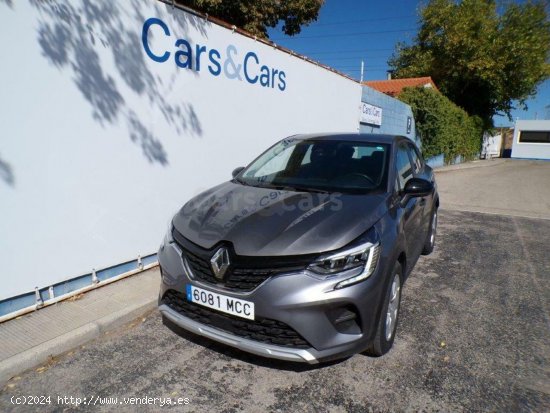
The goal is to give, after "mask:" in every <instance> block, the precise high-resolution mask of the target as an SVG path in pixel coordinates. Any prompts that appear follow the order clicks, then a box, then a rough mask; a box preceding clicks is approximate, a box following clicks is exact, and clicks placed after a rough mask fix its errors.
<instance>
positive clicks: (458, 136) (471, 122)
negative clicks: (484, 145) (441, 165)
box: [399, 87, 483, 163]
mask: <svg viewBox="0 0 550 413" xmlns="http://www.w3.org/2000/svg"><path fill="white" fill-rule="evenodd" d="M399 100H401V101H403V102H405V103H407V104H408V105H410V106H411V108H412V111H413V114H414V119H415V122H416V129H417V131H418V132H419V133H420V136H421V138H422V152H423V154H424V157H426V158H431V157H432V156H436V155H439V154H441V153H443V154H444V155H445V162H447V163H449V162H451V161H452V160H453V159H455V158H456V157H457V156H459V155H460V156H463V157H464V158H465V159H473V158H474V157H475V156H476V155H477V154H479V152H480V151H481V142H482V136H483V122H482V120H481V119H480V118H479V117H477V116H469V115H468V114H467V113H466V111H464V110H463V109H461V108H460V107H458V106H457V105H455V104H454V103H453V102H451V101H450V100H449V99H448V98H446V97H445V96H443V95H442V94H441V93H439V92H438V91H436V90H434V89H431V88H423V87H415V88H405V89H403V91H402V92H401V93H400V94H399Z"/></svg>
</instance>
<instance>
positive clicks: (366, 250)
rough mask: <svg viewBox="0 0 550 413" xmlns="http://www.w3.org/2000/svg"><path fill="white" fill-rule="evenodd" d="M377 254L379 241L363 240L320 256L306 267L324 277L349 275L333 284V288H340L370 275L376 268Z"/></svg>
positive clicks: (378, 254) (378, 252)
mask: <svg viewBox="0 0 550 413" xmlns="http://www.w3.org/2000/svg"><path fill="white" fill-rule="evenodd" d="M379 256H380V243H379V242H376V243H372V242H365V243H363V244H359V245H357V246H354V247H352V248H349V249H346V250H343V251H339V252H337V253H333V254H330V255H324V256H321V257H320V258H319V259H318V260H316V261H315V262H314V263H312V264H311V265H310V266H309V267H308V270H310V271H312V272H314V273H316V274H319V275H322V276H325V277H330V276H333V275H339V274H341V273H344V272H345V273H347V274H349V275H351V277H349V278H346V279H344V280H342V281H340V282H339V283H338V284H336V286H335V288H342V287H346V286H348V285H351V284H355V283H358V282H360V281H363V280H366V279H367V278H368V277H370V276H371V275H372V273H373V272H374V270H375V269H376V264H377V263H378V257H379ZM354 270H355V271H354Z"/></svg>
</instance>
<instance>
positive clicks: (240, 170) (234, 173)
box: [231, 166, 244, 178]
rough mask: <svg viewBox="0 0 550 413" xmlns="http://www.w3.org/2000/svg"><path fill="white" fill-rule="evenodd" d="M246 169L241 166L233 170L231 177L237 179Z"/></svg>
mask: <svg viewBox="0 0 550 413" xmlns="http://www.w3.org/2000/svg"><path fill="white" fill-rule="evenodd" d="M243 169H244V166H239V167H238V168H235V169H233V172H231V175H233V178H235V177H236V176H237V175H238V174H240V173H241V172H242V171H243Z"/></svg>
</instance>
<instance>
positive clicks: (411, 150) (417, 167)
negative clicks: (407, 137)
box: [407, 145, 422, 172]
mask: <svg viewBox="0 0 550 413" xmlns="http://www.w3.org/2000/svg"><path fill="white" fill-rule="evenodd" d="M407 149H408V150H409V154H410V155H411V159H412V162H413V165H414V171H415V172H418V171H420V170H421V169H422V160H421V159H420V157H419V156H418V152H417V151H416V149H415V148H414V147H413V146H412V145H407Z"/></svg>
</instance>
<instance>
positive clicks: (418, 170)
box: [406, 142, 434, 240]
mask: <svg viewBox="0 0 550 413" xmlns="http://www.w3.org/2000/svg"><path fill="white" fill-rule="evenodd" d="M406 145H407V150H408V153H409V156H410V158H411V163H412V165H413V175H414V176H415V177H416V178H422V179H425V180H427V181H431V182H434V176H433V171H432V169H431V168H430V167H429V166H427V165H426V163H425V162H424V159H422V156H421V155H420V152H419V151H418V149H417V148H416V146H415V145H414V144H413V143H412V142H407V143H406ZM420 199H421V201H420V204H422V220H421V222H420V226H419V231H418V232H419V235H418V236H419V237H420V238H421V239H422V240H424V239H425V238H426V237H427V236H428V231H429V229H430V219H431V216H432V209H433V196H432V195H428V196H425V197H423V198H420Z"/></svg>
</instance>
